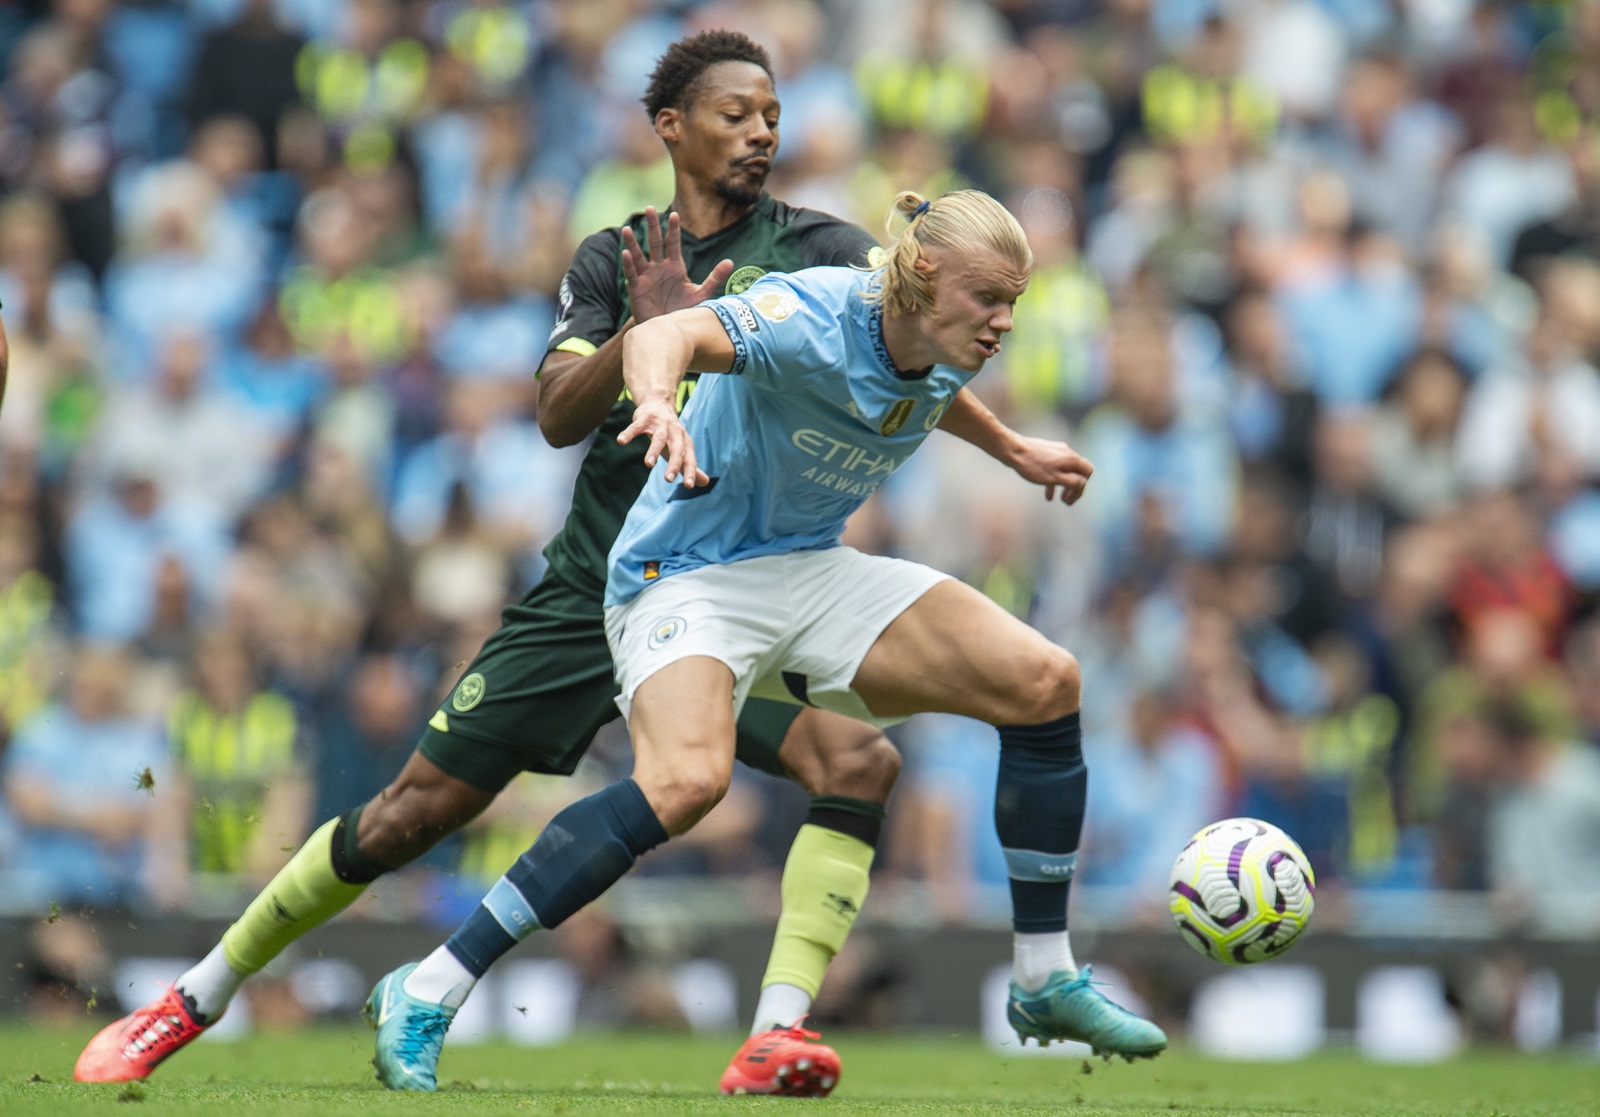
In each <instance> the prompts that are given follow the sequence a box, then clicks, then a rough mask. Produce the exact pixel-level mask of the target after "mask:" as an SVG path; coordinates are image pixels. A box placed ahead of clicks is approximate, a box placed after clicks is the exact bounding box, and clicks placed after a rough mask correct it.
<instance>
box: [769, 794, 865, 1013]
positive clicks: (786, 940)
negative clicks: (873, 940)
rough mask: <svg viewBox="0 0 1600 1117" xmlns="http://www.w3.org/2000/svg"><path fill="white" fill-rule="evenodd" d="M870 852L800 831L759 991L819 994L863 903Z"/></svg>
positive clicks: (830, 832) (819, 832) (851, 841)
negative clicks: (786, 988) (775, 988)
mask: <svg viewBox="0 0 1600 1117" xmlns="http://www.w3.org/2000/svg"><path fill="white" fill-rule="evenodd" d="M880 809H881V808H880ZM874 852H875V851H874V849H873V847H872V846H871V845H870V844H868V843H867V842H865V841H862V840H861V839H860V838H857V837H853V836H852V835H850V834H845V833H841V832H840V831H838V830H834V829H830V828H828V827H825V826H818V825H815V824H813V823H807V824H806V825H804V826H802V827H800V832H799V833H798V834H796V835H795V839H794V844H793V845H792V846H790V847H789V859H788V861H787V862H786V863H785V864H784V867H783V914H782V915H780V916H779V917H778V933H777V937H776V938H774V939H773V941H772V955H771V957H770V958H769V959H768V960H767V972H766V975H765V976H764V977H763V978H762V979H761V985H762V988H766V987H767V986H769V985H775V984H780V983H781V984H784V985H793V986H796V987H798V988H800V989H803V990H805V991H806V993H808V994H809V995H810V996H812V997H815V996H816V995H817V990H818V989H819V988H821V986H822V976H823V974H824V973H826V972H827V969H828V963H829V962H831V961H833V956H834V955H835V954H838V953H839V948H840V947H842V946H843V945H844V940H845V937H846V936H848V935H849V934H850V928H851V927H852V926H854V925H855V921H856V916H857V915H859V914H860V913H861V905H862V904H864V903H865V902H866V899H867V883H868V880H869V876H870V872H871V869H872V858H873V854H874Z"/></svg>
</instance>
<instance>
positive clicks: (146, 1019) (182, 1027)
mask: <svg viewBox="0 0 1600 1117" xmlns="http://www.w3.org/2000/svg"><path fill="white" fill-rule="evenodd" d="M162 1023H167V1027H165V1028H161V1027H157V1025H159V1024H162ZM188 1023H189V1018H188V1006H187V1005H185V1004H184V1003H183V994H181V993H179V992H178V987H177V986H176V985H169V986H167V995H166V996H164V997H162V998H161V999H160V1000H159V1001H157V1002H156V1003H155V1004H153V1005H151V1006H150V1007H149V1008H148V1009H146V1010H145V1011H143V1012H140V1013H138V1014H137V1015H136V1016H134V1018H133V1019H132V1020H131V1021H129V1026H128V1028H127V1030H126V1031H125V1032H124V1033H123V1034H124V1035H126V1036H129V1037H130V1038H129V1040H128V1041H127V1048H128V1051H127V1052H125V1053H143V1052H145V1051H156V1050H159V1049H161V1048H163V1047H168V1046H171V1045H172V1044H174V1043H176V1042H177V1041H178V1038H179V1037H180V1036H182V1035H183V1034H184V1033H185V1032H186V1031H187V1030H188V1029H187V1024H188ZM152 1032H153V1033H154V1034H153V1035H152V1034H151V1033H152ZM147 1036H149V1037H150V1038H149V1039H148V1040H147V1039H146V1038H145V1037H147Z"/></svg>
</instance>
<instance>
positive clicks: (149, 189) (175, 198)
mask: <svg viewBox="0 0 1600 1117" xmlns="http://www.w3.org/2000/svg"><path fill="white" fill-rule="evenodd" d="M262 263H263V260H262V245H261V242H260V240H259V235H258V234H257V231H256V230H255V229H253V228H252V227H251V226H250V225H249V223H248V222H247V221H245V220H243V219H241V218H239V217H237V216H236V215H234V214H230V213H229V212H228V211H227V209H226V208H225V206H224V205H223V198H222V193H221V190H220V189H219V187H218V185H217V183H216V182H215V181H214V180H213V179H212V178H211V176H210V175H209V174H207V173H206V171H205V170H204V169H202V168H201V167H200V166H199V165H197V164H195V163H189V162H183V161H180V162H173V163H168V164H163V165H162V166H160V167H156V168H153V169H151V170H149V171H147V172H145V173H144V174H143V175H141V176H140V177H139V179H138V180H137V183H136V185H135V186H134V187H133V192H132V196H131V197H130V199H129V201H128V213H127V226H126V230H125V233H124V235H123V237H122V246H121V250H120V251H119V252H118V255H117V258H116V260H115V262H114V263H113V265H112V267H111V269H110V271H109V272H108V273H107V275H106V310H107V315H108V317H109V319H110V322H111V326H112V329H113V330H114V332H115V339H116V341H117V344H118V346H119V349H118V364H119V365H120V366H121V367H120V368H119V369H117V370H116V373H117V374H116V376H115V378H116V379H118V380H136V379H140V378H142V377H143V376H144V374H145V370H146V369H147V368H149V367H150V365H151V364H152V363H153V361H152V358H153V357H154V356H155V354H156V352H157V351H158V349H159V346H160V342H161V339H162V338H164V337H165V336H167V335H168V334H169V333H172V332H174V331H177V330H189V331H194V332H197V333H200V334H203V335H207V336H213V337H214V336H221V335H224V334H229V335H231V334H232V333H233V332H234V331H236V330H237V329H238V328H239V327H240V326H242V325H243V324H244V323H245V321H246V319H247V318H248V317H249V314H250V309H251V307H253V306H254V305H255V300H256V298H257V296H258V295H259V293H260V288H261V278H262V277H261V270H260V269H261V265H262Z"/></svg>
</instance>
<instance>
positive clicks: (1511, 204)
mask: <svg viewBox="0 0 1600 1117" xmlns="http://www.w3.org/2000/svg"><path fill="white" fill-rule="evenodd" d="M1573 193H1574V183H1573V179H1572V168H1571V167H1570V166H1568V164H1567V161H1566V160H1565V159H1564V158H1562V155H1561V153H1560V152H1559V151H1557V150H1555V149H1554V148H1552V147H1551V146H1549V144H1547V143H1546V142H1545V141H1544V140H1543V138H1542V137H1541V136H1540V135H1539V126H1538V123H1537V122H1536V121H1535V119H1534V115H1533V104H1532V100H1531V98H1530V97H1529V96H1528V95H1526V94H1524V93H1513V94H1510V95H1508V96H1506V97H1504V98H1503V99H1501V100H1500V101H1499V102H1498V103H1497V104H1496V106H1495V109H1494V116H1493V123H1492V125H1491V129H1490V133H1489V139H1488V142H1487V143H1485V144H1484V145H1483V146H1482V147H1480V148H1477V149H1475V150H1474V151H1471V152H1469V153H1467V154H1466V155H1464V156H1463V157H1462V158H1461V161H1460V162H1459V163H1457V164H1456V167H1455V170H1454V171H1452V172H1451V175H1450V178H1449V180H1448V182H1447V183H1446V186H1445V202H1444V209H1445V212H1446V213H1447V214H1448V215H1449V217H1450V218H1452V219H1453V220H1456V221H1459V222H1460V223H1461V224H1462V225H1463V226H1465V227H1466V228H1467V229H1468V230H1470V231H1471V232H1473V233H1474V234H1476V235H1477V236H1479V237H1481V238H1482V239H1483V241H1484V243H1485V245H1486V246H1487V247H1488V250H1489V254H1490V258H1491V259H1492V260H1493V261H1494V262H1495V265H1496V266H1497V267H1504V266H1505V265H1506V264H1508V263H1509V262H1510V261H1511V250H1512V248H1513V246H1514V245H1515V242H1516V238H1517V234H1518V233H1520V232H1521V231H1522V230H1523V229H1524V228H1526V227H1527V226H1529V225H1531V224H1533V223H1534V222H1536V221H1544V220H1547V219H1549V218H1552V217H1554V216H1555V215H1556V214H1558V213H1560V212H1561V211H1562V210H1564V209H1566V208H1567V206H1568V205H1569V204H1570V203H1571V202H1572V198H1573Z"/></svg>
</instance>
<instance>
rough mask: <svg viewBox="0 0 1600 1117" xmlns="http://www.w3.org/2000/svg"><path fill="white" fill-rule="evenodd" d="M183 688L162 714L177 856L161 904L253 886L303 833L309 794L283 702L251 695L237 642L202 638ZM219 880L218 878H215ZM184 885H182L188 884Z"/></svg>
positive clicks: (293, 724)
mask: <svg viewBox="0 0 1600 1117" xmlns="http://www.w3.org/2000/svg"><path fill="white" fill-rule="evenodd" d="M190 672H191V677H192V681H193V685H192V688H191V689H189V690H185V691H184V692H183V693H182V694H179V695H178V696H177V698H176V699H175V700H174V701H173V703H172V706H171V709H170V711H169V712H168V715H167V736H168V740H169V743H170V746H171V749H172V767H173V777H174V783H175V785H176V801H177V802H181V803H183V804H185V809H183V810H181V811H174V814H176V815H177V816H178V818H179V819H180V822H179V824H178V825H177V826H175V827H174V832H175V836H176V837H177V839H178V849H177V850H174V851H173V852H172V854H171V856H172V866H173V868H174V869H175V870H176V871H175V872H174V873H173V874H172V875H171V876H170V877H167V878H165V879H163V880H162V881H161V882H160V885H159V895H160V897H161V899H163V900H164V901H166V902H167V903H173V902H176V901H178V900H181V899H183V898H185V896H186V893H187V892H188V890H189V889H190V888H202V889H203V888H204V887H205V886H206V883H207V880H208V878H210V880H211V882H212V885H213V887H214V886H215V885H216V884H221V885H222V886H223V887H224V889H226V893H225V894H233V893H234V891H235V889H236V888H237V887H238V886H239V885H244V886H245V887H247V888H248V889H250V890H254V889H255V888H258V887H260V886H261V885H262V884H264V883H265V882H266V881H267V880H268V879H269V878H270V877H271V876H272V874H273V873H275V872H277V870H278V869H280V868H282V867H283V864H284V863H285V862H287V861H288V860H289V855H290V854H291V853H292V852H293V851H294V849H295V848H296V847H297V846H298V845H299V844H300V842H301V841H302V840H303V839H304V838H305V836H306V835H307V834H308V833H309V832H310V831H309V826H308V824H309V822H310V819H311V813H310V812H311V806H312V788H311V786H310V783H309V781H308V779H307V776H308V775H309V773H308V772H307V764H306V759H305V757H304V755H303V749H302V747H301V730H300V727H299V725H298V724H297V719H296V717H295V712H294V709H293V708H292V707H291V706H290V704H289V702H288V700H287V699H285V698H284V697H283V696H282V695H280V694H274V693H273V692H272V691H270V690H263V689H260V687H259V684H258V682H257V680H256V679H255V666H254V664H253V663H252V662H251V656H250V653H249V651H248V650H247V649H246V648H245V646H244V644H243V642H242V641H241V639H240V637H239V636H238V634H236V633H233V632H229V631H226V630H218V631H214V632H212V633H210V634H208V635H207V636H205V637H204V638H202V639H201V640H200V641H199V643H198V645H197V646H196V648H195V654H194V658H193V660H192V661H191V663H190ZM219 878H220V879H219ZM191 882H192V883H191Z"/></svg>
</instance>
